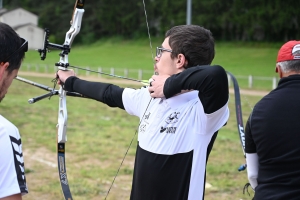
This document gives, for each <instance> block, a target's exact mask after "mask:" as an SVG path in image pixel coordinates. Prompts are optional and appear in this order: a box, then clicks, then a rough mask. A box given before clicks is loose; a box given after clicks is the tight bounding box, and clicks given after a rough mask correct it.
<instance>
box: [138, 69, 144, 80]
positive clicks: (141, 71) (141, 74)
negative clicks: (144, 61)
mask: <svg viewBox="0 0 300 200" xmlns="http://www.w3.org/2000/svg"><path fill="white" fill-rule="evenodd" d="M138 76H139V77H138V79H139V80H142V78H143V70H141V69H139V74H138Z"/></svg>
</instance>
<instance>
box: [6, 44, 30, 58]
mask: <svg viewBox="0 0 300 200" xmlns="http://www.w3.org/2000/svg"><path fill="white" fill-rule="evenodd" d="M21 40H22V45H21V46H20V48H18V49H17V50H15V51H14V52H13V53H12V54H10V55H9V56H8V57H7V58H6V59H4V62H7V61H9V59H10V58H11V57H12V56H13V55H15V54H17V53H19V52H20V51H21V50H23V52H24V53H25V52H27V51H28V41H27V40H25V39H24V38H21Z"/></svg>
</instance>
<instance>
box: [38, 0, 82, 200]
mask: <svg viewBox="0 0 300 200" xmlns="http://www.w3.org/2000/svg"><path fill="white" fill-rule="evenodd" d="M84 1H85V0H76V3H75V6H74V11H73V15H72V19H71V22H70V24H71V27H70V29H69V31H68V32H67V33H66V37H65V42H64V44H63V45H58V44H53V43H50V42H49V40H48V39H49V30H48V29H45V36H44V46H43V49H39V50H38V51H39V53H40V56H41V59H42V60H44V59H45V58H46V54H47V52H48V51H49V50H48V48H49V47H52V48H55V49H60V50H62V51H61V53H60V54H59V55H60V59H59V62H58V63H56V64H55V65H56V66H58V69H60V70H67V67H68V66H69V61H68V54H69V53H70V50H71V45H72V43H73V40H74V38H75V36H76V35H77V34H78V33H79V31H80V28H81V20H82V16H83V13H84V9H83V7H84ZM50 93H51V92H50ZM52 93H53V92H52ZM58 95H59V108H58V124H57V163H58V165H57V167H58V173H59V179H60V184H61V188H62V192H63V195H64V197H65V199H67V200H72V199H73V198H72V195H71V191H70V188H69V183H68V178H67V171H66V163H65V143H66V142H67V121H68V114H67V103H66V95H67V92H66V91H65V90H64V89H63V87H62V86H60V88H59V90H58Z"/></svg>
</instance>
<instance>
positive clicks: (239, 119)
mask: <svg viewBox="0 0 300 200" xmlns="http://www.w3.org/2000/svg"><path fill="white" fill-rule="evenodd" d="M227 74H228V75H229V77H230V78H231V80H232V82H233V89H234V96H235V114H236V122H237V129H238V133H239V138H240V142H241V145H242V150H243V154H244V158H246V153H245V129H244V125H243V115H242V106H241V95H240V88H239V84H238V82H237V80H236V78H235V77H234V76H233V74H231V73H230V72H227ZM246 168H247V164H243V165H241V166H240V167H239V168H238V171H243V170H245V169H246Z"/></svg>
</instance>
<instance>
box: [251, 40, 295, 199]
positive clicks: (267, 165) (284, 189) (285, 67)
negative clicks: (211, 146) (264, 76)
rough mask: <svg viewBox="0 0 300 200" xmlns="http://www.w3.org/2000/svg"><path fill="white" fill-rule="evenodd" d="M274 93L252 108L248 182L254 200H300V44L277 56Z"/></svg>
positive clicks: (291, 43) (291, 44) (287, 46)
mask: <svg viewBox="0 0 300 200" xmlns="http://www.w3.org/2000/svg"><path fill="white" fill-rule="evenodd" d="M276 72H277V73H278V75H279V77H280V81H279V83H278V86H277V88H276V89H274V90H273V91H271V92H270V93H269V94H268V95H266V96H265V97H263V98H262V99H261V100H260V101H259V102H258V103H257V104H256V105H255V107H254V108H253V111H252V113H251V115H250V116H249V119H248V121H247V125H246V138H245V140H246V141H245V142H246V149H245V150H246V160H247V165H248V167H247V171H248V179H249V182H250V184H251V186H252V188H253V189H254V190H255V196H254V199H256V200H267V199H270V200H276V199H278V200H279V199H280V200H282V199H288V200H292V199H300V123H299V120H300V41H289V42H287V43H285V44H284V45H283V46H282V47H281V48H280V50H279V52H278V57H277V62H276Z"/></svg>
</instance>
